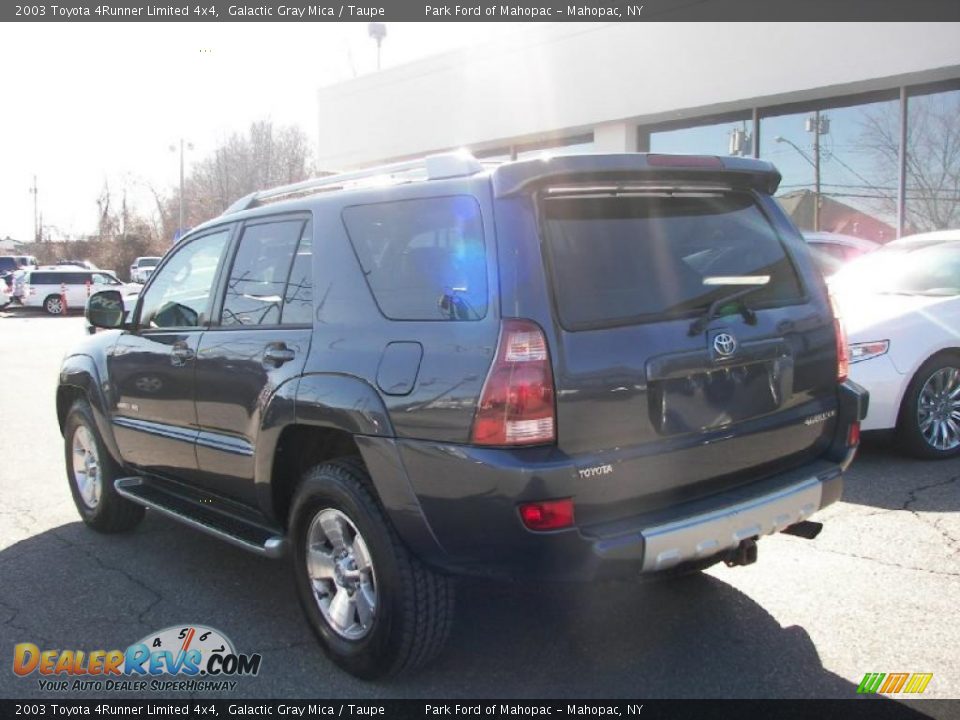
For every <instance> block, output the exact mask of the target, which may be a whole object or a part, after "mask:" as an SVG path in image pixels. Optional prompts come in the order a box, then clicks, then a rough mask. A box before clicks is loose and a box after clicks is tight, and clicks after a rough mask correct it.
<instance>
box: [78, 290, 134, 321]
mask: <svg viewBox="0 0 960 720" xmlns="http://www.w3.org/2000/svg"><path fill="white" fill-rule="evenodd" d="M85 314H86V316H87V322H89V323H90V324H91V325H93V326H94V327H98V328H107V329H113V328H122V327H123V321H124V318H125V316H126V313H125V312H124V309H123V295H121V294H120V292H119V291H118V290H101V291H100V292H97V293H94V294H93V295H91V296H90V299H89V300H88V301H87V309H86V312H85Z"/></svg>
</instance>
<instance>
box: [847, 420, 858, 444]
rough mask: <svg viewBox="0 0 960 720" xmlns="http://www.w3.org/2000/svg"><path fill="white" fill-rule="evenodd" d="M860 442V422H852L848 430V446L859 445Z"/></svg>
mask: <svg viewBox="0 0 960 720" xmlns="http://www.w3.org/2000/svg"><path fill="white" fill-rule="evenodd" d="M859 444H860V423H859V422H855V423H851V425H850V429H849V430H848V431H847V447H857V445H859Z"/></svg>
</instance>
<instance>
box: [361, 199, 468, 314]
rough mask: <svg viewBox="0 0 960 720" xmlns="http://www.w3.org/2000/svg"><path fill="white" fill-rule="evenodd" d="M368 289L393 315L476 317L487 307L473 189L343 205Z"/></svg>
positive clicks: (382, 306) (385, 309)
mask: <svg viewBox="0 0 960 720" xmlns="http://www.w3.org/2000/svg"><path fill="white" fill-rule="evenodd" d="M343 219H344V223H345V224H346V227H347V232H348V233H349V235H350V241H351V242H352V243H353V247H354V250H356V253H357V257H358V259H359V260H360V265H361V267H362V268H363V272H364V275H365V276H366V279H367V283H368V284H369V286H370V290H371V291H372V292H373V295H374V297H375V299H376V301H377V305H379V307H380V310H381V311H382V312H383V314H384V315H386V316H387V317H388V318H391V319H393V320H476V319H479V318H482V317H484V316H485V315H486V314H487V267H486V251H485V249H484V242H483V225H482V223H481V220H480V207H479V205H477V201H476V200H475V199H474V198H472V197H469V196H458V197H448V198H431V199H426V200H405V201H402V202H393V203H381V204H377V205H360V206H356V207H351V208H347V209H346V210H344V211H343Z"/></svg>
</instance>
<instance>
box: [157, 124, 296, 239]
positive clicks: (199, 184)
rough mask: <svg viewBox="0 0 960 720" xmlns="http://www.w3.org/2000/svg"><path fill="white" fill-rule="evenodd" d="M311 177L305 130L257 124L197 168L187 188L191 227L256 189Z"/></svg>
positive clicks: (224, 145)
mask: <svg viewBox="0 0 960 720" xmlns="http://www.w3.org/2000/svg"><path fill="white" fill-rule="evenodd" d="M309 174H310V150H309V145H308V142H307V137H306V135H305V134H304V132H303V130H301V129H300V128H298V127H293V126H289V127H281V128H275V127H274V126H273V123H272V122H271V121H269V120H263V121H260V122H255V123H253V124H252V125H251V126H250V128H249V130H248V131H247V133H246V134H238V133H234V134H233V135H231V136H230V137H229V138H227V139H226V140H225V141H224V142H223V143H222V144H221V145H220V146H219V147H217V148H216V149H215V150H214V151H213V153H211V154H210V155H208V156H207V157H205V158H203V159H202V160H200V161H199V162H197V163H196V164H195V165H194V167H193V170H192V171H191V173H190V176H189V178H188V180H187V182H186V188H185V189H184V196H185V199H186V205H187V210H188V214H187V224H188V225H191V226H192V225H196V224H198V223H200V222H203V221H204V220H207V219H209V218H211V217H214V216H216V215H219V214H220V213H222V212H223V211H224V210H225V209H226V208H227V207H229V205H230V204H231V203H233V202H234V201H235V200H237V199H238V198H241V197H243V196H244V195H248V194H250V193H252V192H254V191H256V190H261V189H263V188H265V187H270V186H274V185H282V184H285V183H293V182H299V181H300V180H305V179H306V178H307V177H309ZM174 200H175V198H174ZM161 214H163V211H161Z"/></svg>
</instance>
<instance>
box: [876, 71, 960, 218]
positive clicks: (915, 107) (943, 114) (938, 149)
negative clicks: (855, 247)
mask: <svg viewBox="0 0 960 720" xmlns="http://www.w3.org/2000/svg"><path fill="white" fill-rule="evenodd" d="M888 135H889V132H888V129H887V127H886V126H884V127H882V128H878V131H877V136H878V140H879V141H881V142H883V143H885V144H889V143H890V138H889V137H888ZM895 138H896V135H894V139H895ZM906 194H907V198H906V206H905V210H906V213H905V222H904V233H914V232H925V231H929V230H946V229H949V228H956V227H960V90H952V91H950V92H941V93H936V94H927V95H916V96H912V97H909V98H908V100H907V173H906Z"/></svg>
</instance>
